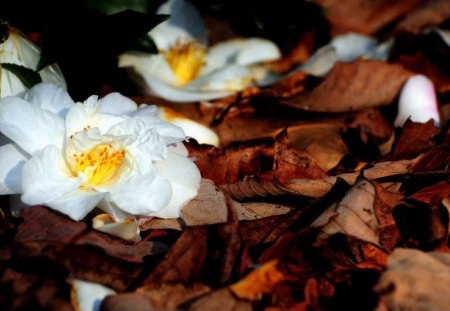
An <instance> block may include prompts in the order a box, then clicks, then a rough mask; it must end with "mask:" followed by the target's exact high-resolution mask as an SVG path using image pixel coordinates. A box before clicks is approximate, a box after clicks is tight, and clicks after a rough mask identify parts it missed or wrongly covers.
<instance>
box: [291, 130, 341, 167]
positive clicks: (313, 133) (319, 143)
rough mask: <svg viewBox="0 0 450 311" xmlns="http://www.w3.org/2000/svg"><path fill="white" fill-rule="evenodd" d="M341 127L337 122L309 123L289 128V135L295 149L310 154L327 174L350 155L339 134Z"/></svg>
mask: <svg viewBox="0 0 450 311" xmlns="http://www.w3.org/2000/svg"><path fill="white" fill-rule="evenodd" d="M340 127H341V126H340V124H339V123H337V122H336V123H335V122H322V123H312V122H308V123H307V124H302V125H296V126H291V127H289V128H288V129H287V134H288V136H289V141H290V142H291V143H292V146H293V147H294V148H295V149H297V150H305V151H306V152H308V154H310V155H311V157H312V158H313V159H314V162H315V163H317V165H318V166H319V167H320V168H321V169H323V170H324V171H326V172H327V171H329V170H331V169H332V168H334V167H335V166H336V165H337V164H338V163H339V162H340V161H341V159H342V158H343V157H344V156H345V155H346V154H347V153H348V148H347V146H346V145H345V143H344V142H343V140H342V137H341V135H340V133H339V131H340Z"/></svg>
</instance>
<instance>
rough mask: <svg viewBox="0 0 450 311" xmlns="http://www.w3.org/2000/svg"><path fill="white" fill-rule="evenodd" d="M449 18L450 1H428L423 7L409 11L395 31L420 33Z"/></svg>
mask: <svg viewBox="0 0 450 311" xmlns="http://www.w3.org/2000/svg"><path fill="white" fill-rule="evenodd" d="M448 18H450V3H449V2H448V1H446V0H433V1H427V2H425V4H424V5H422V6H421V7H419V8H417V9H416V10H414V11H412V12H410V13H408V15H406V17H405V18H404V19H403V20H402V21H401V22H400V23H399V24H398V25H397V26H396V27H395V31H396V32H408V33H413V34H416V35H419V34H421V33H422V32H423V31H425V30H426V29H427V28H429V27H432V26H437V25H439V24H441V23H442V22H444V21H445V20H447V19H448Z"/></svg>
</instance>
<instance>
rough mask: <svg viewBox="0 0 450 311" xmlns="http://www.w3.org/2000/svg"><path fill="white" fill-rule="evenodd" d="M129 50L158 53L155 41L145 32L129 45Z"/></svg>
mask: <svg viewBox="0 0 450 311" xmlns="http://www.w3.org/2000/svg"><path fill="white" fill-rule="evenodd" d="M130 50H134V51H139V52H144V53H149V54H156V53H158V48H157V46H156V44H155V42H154V41H153V40H152V38H150V36H149V35H148V34H145V35H143V36H142V37H140V38H139V39H137V40H136V42H135V43H134V44H133V45H132V46H131V47H130Z"/></svg>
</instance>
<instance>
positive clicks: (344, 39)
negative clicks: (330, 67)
mask: <svg viewBox="0 0 450 311" xmlns="http://www.w3.org/2000/svg"><path fill="white" fill-rule="evenodd" d="M331 45H332V46H333V47H334V48H335V49H336V53H337V56H338V59H339V60H340V61H343V62H351V61H353V60H355V59H357V58H358V57H360V56H363V55H365V54H368V53H369V52H370V51H372V50H373V49H375V47H376V46H377V40H376V39H375V38H372V37H369V36H365V35H361V34H357V33H348V34H345V35H341V36H337V37H336V38H334V39H333V40H332V41H331Z"/></svg>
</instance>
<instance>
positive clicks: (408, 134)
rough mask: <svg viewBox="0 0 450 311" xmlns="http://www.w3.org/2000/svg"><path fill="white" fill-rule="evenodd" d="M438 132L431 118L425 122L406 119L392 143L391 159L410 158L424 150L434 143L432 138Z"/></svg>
mask: <svg viewBox="0 0 450 311" xmlns="http://www.w3.org/2000/svg"><path fill="white" fill-rule="evenodd" d="M439 132H440V129H439V128H437V127H436V126H435V125H434V122H433V120H430V121H428V122H427V123H416V122H413V121H411V120H408V121H406V123H405V125H403V128H402V131H401V133H400V136H399V137H398V139H397V141H396V143H395V145H394V149H393V151H392V155H391V159H394V160H395V159H405V158H406V159H408V158H409V159H410V158H412V157H416V156H418V155H419V154H422V153H424V152H426V151H427V150H429V149H431V147H433V146H434V145H435V142H434V141H433V138H434V137H435V136H436V135H438V134H439Z"/></svg>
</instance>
